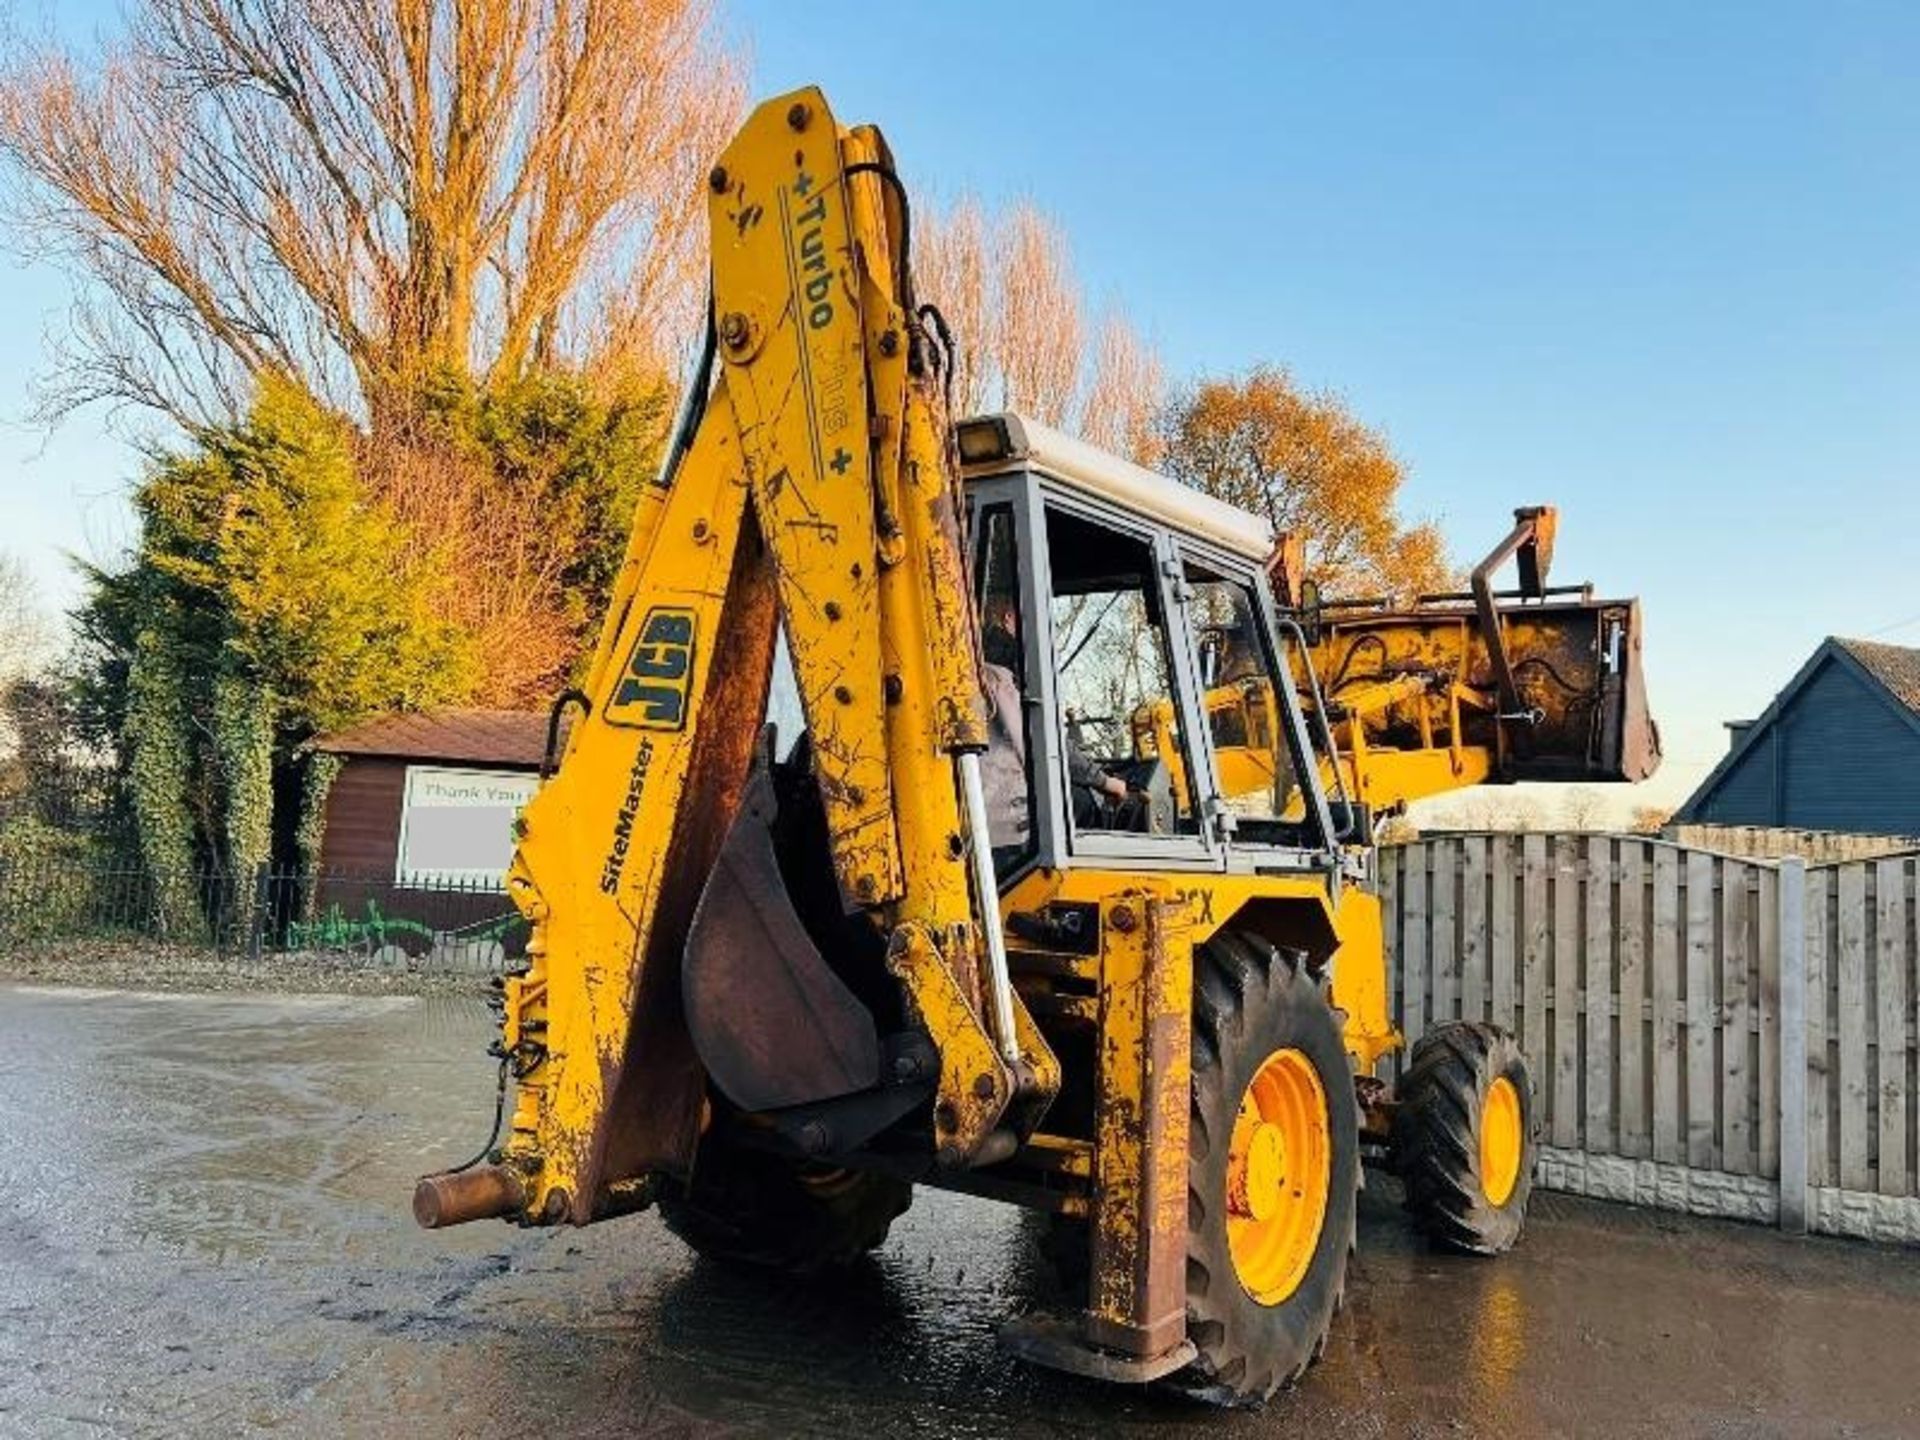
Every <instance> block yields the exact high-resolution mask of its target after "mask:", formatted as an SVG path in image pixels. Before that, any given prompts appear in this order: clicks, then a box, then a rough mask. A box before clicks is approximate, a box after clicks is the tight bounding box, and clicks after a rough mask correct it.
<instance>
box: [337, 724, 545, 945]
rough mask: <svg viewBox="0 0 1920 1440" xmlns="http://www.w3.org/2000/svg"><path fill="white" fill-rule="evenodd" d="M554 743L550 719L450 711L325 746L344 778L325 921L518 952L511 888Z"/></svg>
mask: <svg viewBox="0 0 1920 1440" xmlns="http://www.w3.org/2000/svg"><path fill="white" fill-rule="evenodd" d="M546 738H547V717H546V715H545V714H544V713H539V712H532V711H520V710H440V711H433V712H428V713H424V714H405V715H386V716H380V717H378V718H376V719H373V720H368V721H365V722H363V723H362V724H359V725H355V726H352V727H350V728H348V729H345V730H341V731H338V732H335V733H334V734H331V735H324V736H321V737H320V738H319V739H317V740H316V741H314V743H313V749H314V750H315V752H317V753H319V754H322V755H332V756H336V757H338V759H339V761H340V769H339V773H338V774H337V775H336V776H335V777H334V780H333V783H332V786H331V788H330V789H329V790H328V792H327V800H326V811H325V820H324V822H323V828H322V831H321V839H320V845H319V851H318V856H317V859H318V865H319V870H320V876H319V880H318V885H317V891H316V900H317V904H316V905H315V906H314V907H313V909H314V912H315V914H316V915H317V917H318V918H317V919H316V920H315V921H314V922H313V923H315V924H316V925H325V924H331V925H333V926H335V927H342V926H344V927H348V928H350V929H364V928H369V927H370V928H371V929H372V930H374V931H376V932H378V933H376V934H375V935H374V936H373V938H374V939H375V940H377V941H379V942H381V943H394V944H399V945H401V946H402V947H403V948H405V949H407V950H409V951H410V952H417V951H419V950H421V949H426V948H432V947H433V946H435V945H444V944H447V943H451V942H454V941H462V940H468V939H472V938H474V937H480V938H483V939H487V940H499V941H501V943H503V944H505V945H506V946H507V947H508V948H509V949H513V948H514V940H515V939H516V938H520V939H524V934H523V932H524V926H523V925H521V924H519V923H518V921H517V918H516V915H515V912H514V909H513V906H512V903H511V902H510V901H509V900H508V899H507V898H506V895H505V892H504V890H503V888H502V880H503V877H504V875H505V873H506V867H507V863H508V861H509V860H510V859H511V858H512V854H513V830H512V827H513V820H514V816H515V815H516V813H517V812H518V811H519V808H520V807H521V806H522V805H523V804H525V803H526V801H527V800H528V799H529V798H530V797H531V796H532V795H533V792H534V790H535V788H536V787H537V786H538V784H539V772H540V761H541V757H542V755H543V753H544V751H545V748H546ZM389 930H390V931H391V932H392V933H391V934H390V935H389V934H388V933H387V932H388V931H389ZM496 932H498V933H496ZM449 937H451V939H450V938H449ZM323 938H324V937H323ZM328 943H331V941H330V940H329V942H328Z"/></svg>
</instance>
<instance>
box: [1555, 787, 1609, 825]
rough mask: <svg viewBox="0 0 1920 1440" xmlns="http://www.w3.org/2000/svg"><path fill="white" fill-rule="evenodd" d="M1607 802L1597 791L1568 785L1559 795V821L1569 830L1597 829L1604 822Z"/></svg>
mask: <svg viewBox="0 0 1920 1440" xmlns="http://www.w3.org/2000/svg"><path fill="white" fill-rule="evenodd" d="M1606 811H1607V802H1606V801H1605V800H1604V799H1603V798H1602V797H1601V795H1600V793H1599V791H1597V790H1592V789H1589V788H1588V787H1587V786H1585V785H1570V786H1568V787H1567V789H1566V790H1565V791H1563V792H1562V793H1561V796H1560V821H1561V823H1562V824H1563V825H1565V826H1566V827H1567V829H1569V830H1599V829H1601V828H1603V827H1604V826H1605V823H1606Z"/></svg>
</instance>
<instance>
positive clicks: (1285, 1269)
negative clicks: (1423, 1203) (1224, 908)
mask: <svg viewBox="0 0 1920 1440" xmlns="http://www.w3.org/2000/svg"><path fill="white" fill-rule="evenodd" d="M1193 1017H1194V1019H1193V1136H1192V1143H1191V1146H1190V1154H1191V1159H1190V1161H1189V1164H1188V1202H1187V1203H1188V1234H1187V1334H1188V1337H1189V1338H1190V1339H1191V1340H1192V1341H1193V1343H1194V1346H1195V1348H1196V1349H1197V1350H1198V1351H1199V1358H1198V1359H1197V1360H1196V1361H1195V1362H1194V1364H1193V1365H1192V1366H1191V1367H1190V1368H1189V1369H1188V1370H1186V1371H1184V1372H1182V1374H1181V1375H1180V1376H1179V1377H1178V1378H1177V1379H1176V1381H1175V1383H1176V1384H1177V1385H1179V1386H1180V1387H1181V1388H1183V1389H1186V1390H1188V1391H1190V1392H1192V1393H1194V1394H1197V1395H1200V1396H1202V1397H1203V1398H1206V1399H1209V1400H1213V1401H1216V1402H1220V1403H1225V1404H1257V1403H1258V1402H1260V1401H1262V1400H1264V1399H1266V1398H1267V1397H1268V1396H1269V1395H1271V1394H1273V1392H1274V1391H1276V1390H1278V1389H1280V1388H1281V1387H1282V1386H1285V1385H1290V1384H1292V1383H1293V1382H1294V1381H1295V1380H1297V1379H1299V1377H1300V1376H1301V1374H1302V1373H1304V1372H1305V1370H1306V1368H1307V1366H1309V1365H1310V1364H1312V1363H1313V1361H1314V1360H1316V1359H1318V1358H1319V1356H1320V1353H1321V1351H1322V1350H1323V1349H1324V1348H1325V1347H1326V1341H1327V1331H1328V1329H1329V1328H1330V1327H1331V1325H1332V1323H1333V1317H1334V1313H1335V1311H1336V1310H1337V1309H1338V1308H1339V1305H1340V1300H1341V1294H1342V1291H1343V1289H1344V1287H1345V1284H1346V1275H1347V1257H1348V1254H1349V1253H1350V1252H1351V1250H1352V1248H1353V1236H1354V1212H1355V1195H1356V1192H1357V1191H1358V1189H1359V1185H1360V1145H1359V1115H1358V1109H1357V1106H1356V1104H1355V1101H1354V1092H1353V1072H1352V1069H1351V1068H1350V1066H1349V1065H1348V1063H1347V1056H1346V1050H1345V1047H1344V1045H1343V1044H1342V1042H1341V1032H1340V1022H1339V1017H1338V1015H1337V1014H1336V1013H1335V1012H1334V1010H1333V1009H1332V1008H1331V1007H1330V1006H1329V1005H1328V1003H1327V1000H1326V997H1325V994H1324V993H1323V991H1322V989H1321V987H1320V985H1319V984H1318V983H1317V982H1316V981H1315V980H1314V978H1313V977H1312V976H1311V975H1310V974H1309V973H1308V972H1307V968H1306V965H1305V960H1304V957H1303V956H1300V955H1298V954H1296V953H1293V952H1288V951H1282V950H1276V949H1275V948H1274V947H1273V946H1271V945H1269V944H1267V943H1266V942H1265V941H1264V940H1261V939H1259V938H1258V937H1256V936H1253V935H1250V934H1242V933H1239V932H1233V931H1223V932H1221V933H1219V934H1217V935H1215V936H1214V937H1213V939H1211V940H1210V941H1208V942H1207V943H1206V944H1205V945H1203V946H1201V947H1199V948H1198V949H1197V950H1196V951H1195V955H1194V1000H1193Z"/></svg>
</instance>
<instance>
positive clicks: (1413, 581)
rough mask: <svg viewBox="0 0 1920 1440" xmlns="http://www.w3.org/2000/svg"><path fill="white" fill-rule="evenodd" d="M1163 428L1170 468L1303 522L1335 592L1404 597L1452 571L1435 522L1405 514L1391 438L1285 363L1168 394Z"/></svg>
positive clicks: (1312, 572) (1262, 510)
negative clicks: (1307, 387)
mask: <svg viewBox="0 0 1920 1440" xmlns="http://www.w3.org/2000/svg"><path fill="white" fill-rule="evenodd" d="M1160 438H1161V441H1162V444H1163V446H1164V449H1163V452H1162V454H1161V458H1160V465H1161V468H1162V469H1163V470H1165V471H1166V472H1167V473H1168V474H1169V475H1172V476H1173V477H1174V478H1175V479H1178V480H1182V481H1184V482H1185V483H1187V484H1189V485H1192V486H1194V487H1195V488H1196V489H1199V490H1204V491H1206V492H1207V493H1208V494H1209V495H1214V496H1217V497H1218V498H1219V499H1222V500H1225V501H1226V502H1228V503H1229V504H1231V505H1238V506H1239V507H1240V508H1241V509H1243V510H1251V511H1253V512H1254V513H1255V514H1257V515H1264V516H1265V517H1267V519H1268V520H1269V521H1270V522H1271V523H1272V524H1273V527H1274V529H1275V530H1276V531H1293V532H1297V533H1301V534H1304V535H1305V537H1306V542H1307V550H1306V578H1309V579H1312V580H1315V581H1317V582H1318V583H1319V584H1320V586H1321V588H1322V590H1323V591H1324V592H1325V593H1326V594H1328V595H1329V596H1371V595H1391V596H1395V597H1398V598H1402V599H1404V598H1407V597H1409V596H1411V595H1414V594H1419V593H1422V592H1429V591H1435V590H1444V589H1448V588H1450V587H1451V586H1452V585H1453V583H1454V581H1455V579H1456V577H1455V575H1454V573H1453V569H1452V567H1451V566H1450V565H1449V563H1448V561H1447V557H1446V549H1445V544H1444V542H1443V541H1442V539H1441V537H1440V532H1439V529H1438V528H1437V527H1436V526H1434V525H1433V524H1431V523H1428V522H1418V523H1408V522H1407V521H1405V520H1404V519H1403V518H1402V516H1401V514H1400V511H1399V497H1400V487H1401V484H1402V482H1403V481H1404V479H1405V471H1404V470H1403V468H1402V466H1401V464H1400V462H1399V460H1398V459H1396V458H1395V456H1394V454H1393V452H1392V450H1391V449H1389V448H1388V446H1387V442H1386V440H1385V438H1384V437H1383V436H1382V435H1381V434H1380V433H1379V432H1378V431H1376V430H1373V429H1371V428H1369V427H1368V426H1367V425H1366V424H1365V423H1363V422H1362V421H1361V420H1359V419H1358V418H1357V417H1356V416H1354V415H1353V413H1352V412H1351V411H1349V410H1348V409H1347V408H1346V406H1345V405H1344V404H1343V403H1342V402H1341V401H1340V400H1339V399H1338V398H1337V397H1336V396H1333V395H1328V394H1310V393H1308V392H1306V391H1303V390H1301V389H1300V388H1299V387H1298V386H1297V385H1295V384H1294V382H1293V379H1292V377H1290V376H1289V375H1288V374H1287V372H1286V371H1284V370H1281V369H1277V368H1274V367H1271V366H1262V367H1260V368H1257V369H1255V370H1253V371H1251V372H1249V373H1248V374H1246V375H1244V376H1242V377H1240V378H1238V379H1226V380H1207V381H1203V382H1201V383H1199V384H1197V385H1195V386H1194V387H1192V388H1191V389H1190V390H1188V391H1186V392H1185V393H1184V394H1182V395H1180V396H1179V397H1178V398H1177V399H1176V400H1175V401H1174V402H1173V403H1172V404H1171V405H1170V406H1168V408H1167V410H1166V412H1165V414H1164V415H1163V416H1162V419H1161V426H1160Z"/></svg>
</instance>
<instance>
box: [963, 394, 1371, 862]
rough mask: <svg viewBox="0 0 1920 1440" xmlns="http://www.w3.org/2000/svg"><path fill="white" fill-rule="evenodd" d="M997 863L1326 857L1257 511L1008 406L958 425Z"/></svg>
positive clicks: (1326, 821)
mask: <svg viewBox="0 0 1920 1440" xmlns="http://www.w3.org/2000/svg"><path fill="white" fill-rule="evenodd" d="M956 428H957V441H958V446H959V450H960V456H961V463H962V467H963V474H964V476H965V480H966V492H967V501H968V508H969V514H970V521H971V524H970V529H969V534H970V536H971V538H972V543H973V546H974V555H973V575H974V582H975V585H976V587H977V593H976V595H975V600H976V603H977V605H978V613H979V615H980V623H981V638H982V651H983V658H984V660H985V670H986V674H985V677H984V683H985V689H986V691H987V697H988V701H989V704H990V706H991V707H992V709H993V712H994V714H993V717H992V723H991V726H990V733H991V741H992V743H991V745H990V748H989V751H988V754H987V755H986V756H985V757H984V759H983V764H982V771H983V777H984V782H985V789H986V792H987V800H988V810H989V814H990V817H991V819H992V824H991V829H992V832H993V835H992V839H993V848H994V862H995V869H996V871H997V873H998V875H999V877H1000V880H1001V882H1002V884H1003V885H1004V884H1005V883H1007V882H1008V881H1010V880H1011V879H1012V878H1013V877H1014V876H1015V875H1016V874H1018V873H1020V872H1022V871H1024V870H1026V869H1027V868H1029V867H1030V866H1032V865H1035V864H1038V865H1046V866H1050V867H1061V866H1076V865H1097V866H1105V867H1109V868H1122V869H1124V868H1133V867H1136V866H1148V865H1150V866H1152V867H1153V868H1155V869H1192V870H1237V871H1275V870H1286V871H1294V870H1303V869H1326V868H1331V867H1333V866H1334V865H1335V863H1336V851H1337V845H1336V843H1335V840H1334V839H1333V823H1332V820H1331V818H1330V814H1329V810H1328V806H1327V801H1326V796H1325V793H1324V790H1323V787H1322V785H1321V781H1320V771H1319V767H1318V765H1317V763H1316V759H1315V755H1314V751H1313V747H1312V744H1311V742H1310V740H1309V737H1308V732H1307V728H1306V725H1305V722H1304V720H1303V718H1302V714H1301V709H1300V704H1299V700H1298V697H1297V695H1296V694H1295V689H1294V680H1293V676H1294V673H1295V671H1294V667H1293V659H1294V657H1293V655H1292V653H1291V650H1290V644H1291V637H1290V636H1289V634H1288V629H1289V628H1290V627H1289V624H1288V623H1283V622H1282V620H1281V618H1280V616H1279V614H1278V612H1277V611H1276V609H1275V606H1274V602H1273V596H1272V591H1271V589H1270V587H1269V585H1268V583H1267V579H1266V574H1265V571H1264V568H1263V566H1264V562H1265V560H1266V558H1267V556H1268V554H1269V552H1270V551H1271V549H1272V544H1273V537H1272V535H1271V533H1270V531H1269V530H1268V528H1267V526H1266V524H1265V523H1264V522H1263V521H1261V520H1259V519H1258V518H1257V517H1255V516H1253V515H1249V514H1247V513H1246V512H1244V511H1241V510H1237V509H1235V508H1234V507H1232V506H1230V505H1226V504H1224V503H1222V502H1220V501H1218V500H1215V499H1213V498H1212V497H1211V496H1207V495H1204V494H1202V493H1200V492H1199V491H1197V490H1193V489H1191V488H1190V487H1188V486H1184V485H1181V484H1179V483H1177V482H1175V481H1173V480H1169V479H1167V478H1166V477H1164V476H1160V475H1156V474H1154V473H1153V472H1151V471H1149V470H1145V469H1142V468H1141V467H1140V466H1137V465H1133V464H1131V463H1129V462H1127V461H1125V460H1122V459H1120V458H1118V457H1117V456H1114V455H1110V454H1108V453H1106V452H1104V451H1102V450H1099V449H1097V448H1095V447H1093V446H1091V445H1088V444H1086V443H1084V442H1082V441H1079V440H1075V439H1073V438H1072V437H1070V436H1067V435H1063V434H1061V433H1060V432H1059V431H1057V430H1053V429H1051V428H1050V427H1048V426H1045V425H1042V424H1040V423H1038V422H1036V421H1033V420H1029V419H1027V418H1025V417H1023V416H1019V415H1012V414H1003V415H990V416H982V417H979V418H977V419H972V420H966V421H962V422H961V423H960V424H959V425H958V426H957V427H956Z"/></svg>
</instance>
